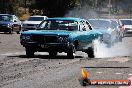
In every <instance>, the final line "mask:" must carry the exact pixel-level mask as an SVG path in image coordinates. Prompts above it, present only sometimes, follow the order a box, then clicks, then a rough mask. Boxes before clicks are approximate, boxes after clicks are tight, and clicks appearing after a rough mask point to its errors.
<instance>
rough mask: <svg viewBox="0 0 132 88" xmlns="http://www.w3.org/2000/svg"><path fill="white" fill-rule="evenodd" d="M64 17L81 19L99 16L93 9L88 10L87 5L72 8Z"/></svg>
mask: <svg viewBox="0 0 132 88" xmlns="http://www.w3.org/2000/svg"><path fill="white" fill-rule="evenodd" d="M65 17H78V18H83V19H89V18H99V15H98V14H97V13H96V11H94V10H93V9H90V7H89V6H88V5H84V6H81V7H77V8H74V9H73V10H70V11H69V12H68V13H67V14H66V15H65Z"/></svg>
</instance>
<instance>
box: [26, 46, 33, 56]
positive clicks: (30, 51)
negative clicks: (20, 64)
mask: <svg viewBox="0 0 132 88" xmlns="http://www.w3.org/2000/svg"><path fill="white" fill-rule="evenodd" d="M34 53H35V52H34V51H33V50H32V49H31V48H29V47H26V56H27V57H33V56H34Z"/></svg>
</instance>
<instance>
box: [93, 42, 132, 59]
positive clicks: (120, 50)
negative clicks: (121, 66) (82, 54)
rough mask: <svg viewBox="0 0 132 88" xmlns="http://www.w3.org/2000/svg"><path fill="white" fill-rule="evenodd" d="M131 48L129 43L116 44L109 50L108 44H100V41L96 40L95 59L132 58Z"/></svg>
mask: <svg viewBox="0 0 132 88" xmlns="http://www.w3.org/2000/svg"><path fill="white" fill-rule="evenodd" d="M129 47H130V45H127V43H125V42H119V43H115V44H114V46H112V47H111V48H108V47H107V45H106V44H104V43H100V42H99V41H98V40H95V41H94V52H95V58H106V57H121V56H132V55H131V53H132V50H131V49H130V48H129Z"/></svg>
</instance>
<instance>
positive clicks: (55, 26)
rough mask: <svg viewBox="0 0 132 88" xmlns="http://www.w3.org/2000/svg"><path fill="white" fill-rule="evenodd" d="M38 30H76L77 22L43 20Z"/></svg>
mask: <svg viewBox="0 0 132 88" xmlns="http://www.w3.org/2000/svg"><path fill="white" fill-rule="evenodd" d="M38 29H43V30H68V31H74V30H78V22H77V21H73V20H45V21H43V22H42V23H41V24H40V26H39V28H38Z"/></svg>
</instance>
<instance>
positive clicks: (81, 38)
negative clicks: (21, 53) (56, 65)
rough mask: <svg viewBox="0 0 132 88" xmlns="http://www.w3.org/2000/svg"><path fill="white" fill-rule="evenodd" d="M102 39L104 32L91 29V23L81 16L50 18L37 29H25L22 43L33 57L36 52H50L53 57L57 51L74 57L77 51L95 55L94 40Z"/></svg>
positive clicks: (29, 55)
mask: <svg viewBox="0 0 132 88" xmlns="http://www.w3.org/2000/svg"><path fill="white" fill-rule="evenodd" d="M96 38H99V39H100V40H101V39H102V33H101V32H98V31H96V30H93V29H91V26H90V25H89V23H88V22H87V21H86V20H84V19H80V18H48V19H46V20H44V21H42V22H41V24H40V25H39V27H38V28H37V29H36V30H29V31H24V32H22V33H21V36H20V40H21V41H20V43H21V45H23V46H24V47H25V49H26V55H27V56H28V57H32V56H33V55H34V52H37V51H39V52H49V55H50V56H51V57H54V56H56V55H57V52H66V53H67V56H68V57H69V58H74V53H75V52H76V51H83V52H86V53H88V56H89V57H90V58H92V57H94V50H93V47H94V45H93V41H94V40H95V39H96Z"/></svg>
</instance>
